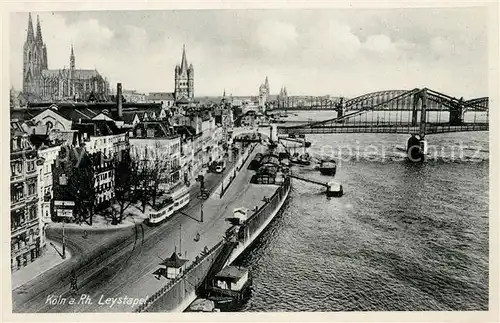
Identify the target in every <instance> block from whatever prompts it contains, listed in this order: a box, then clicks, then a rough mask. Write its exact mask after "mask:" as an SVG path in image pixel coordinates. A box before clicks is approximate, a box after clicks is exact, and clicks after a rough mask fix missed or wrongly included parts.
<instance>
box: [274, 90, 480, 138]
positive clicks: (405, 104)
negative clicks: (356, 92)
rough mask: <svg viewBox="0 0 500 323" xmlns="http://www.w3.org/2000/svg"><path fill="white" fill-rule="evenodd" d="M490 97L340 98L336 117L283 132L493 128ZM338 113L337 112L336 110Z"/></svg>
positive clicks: (393, 93) (426, 93) (407, 93)
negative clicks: (343, 99)
mask: <svg viewBox="0 0 500 323" xmlns="http://www.w3.org/2000/svg"><path fill="white" fill-rule="evenodd" d="M488 103H489V100H488V97H483V98H476V99H471V100H464V99H463V98H460V99H457V98H455V97H452V96H449V95H446V94H443V93H440V92H437V91H434V90H431V89H428V88H423V89H418V88H417V89H412V90H389V91H378V92H373V93H368V94H364V95H361V96H359V97H356V98H353V99H350V100H347V101H342V100H341V101H340V103H339V104H337V111H336V117H334V118H330V119H327V120H322V121H316V122H309V123H307V124H303V125H298V126H289V127H279V128H278V133H280V134H291V133H298V134H307V133H352V132H357V133H363V132H365V133H377V132H382V133H409V134H416V135H419V136H420V137H421V138H423V137H424V136H425V135H426V134H432V133H444V132H461V131H485V130H488V129H489V122H488V120H489V115H488V108H489V104H488ZM332 114H334V113H332Z"/></svg>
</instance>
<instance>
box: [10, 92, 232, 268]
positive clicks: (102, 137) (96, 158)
mask: <svg viewBox="0 0 500 323" xmlns="http://www.w3.org/2000/svg"><path fill="white" fill-rule="evenodd" d="M132 116H133V117H132ZM230 126H231V127H232V125H230ZM226 128H228V127H226ZM227 132H228V129H222V125H220V124H216V118H215V117H214V113H213V111H210V110H209V109H187V108H186V109H179V108H177V109H176V110H175V111H173V110H172V109H169V108H165V107H162V106H161V105H160V104H139V103H132V102H129V103H124V102H121V101H120V100H117V102H116V103H115V104H112V103H110V104H107V103H106V104H102V103H94V104H89V103H85V104H83V103H82V104H67V103H66V104H65V103H57V104H50V105H47V106H40V107H36V108H35V107H34V108H29V109H12V110H11V268H12V270H17V269H19V268H22V267H23V266H26V265H27V264H28V263H29V262H32V261H34V260H35V259H36V258H38V257H40V256H42V255H43V253H44V250H46V248H47V243H46V242H45V229H46V227H47V225H50V223H51V222H52V221H53V220H57V219H58V218H59V219H60V217H68V220H70V221H71V214H72V210H71V208H72V207H74V206H73V205H72V204H71V203H66V202H71V201H68V200H67V199H68V197H67V196H64V195H58V193H57V192H60V191H61V189H59V190H58V189H57V188H58V187H61V186H63V187H64V185H69V184H68V183H70V184H71V178H72V174H71V172H72V168H71V167H68V166H69V165H67V164H66V165H64V163H61V160H65V159H64V156H65V155H64V154H65V153H66V152H70V154H71V155H72V156H74V157H75V158H76V160H79V158H80V157H81V156H85V157H86V159H85V160H87V158H88V161H89V162H90V163H91V166H92V174H93V185H94V189H95V196H92V199H93V201H92V205H93V206H94V207H95V210H96V212H98V211H99V209H103V208H106V207H107V206H109V205H110V204H111V203H113V201H114V197H115V196H114V194H115V193H114V185H115V183H114V181H115V173H114V167H115V166H114V165H115V164H114V162H113V161H114V160H116V158H117V157H118V156H119V155H120V154H121V152H122V151H127V150H129V151H131V152H132V153H135V152H141V151H142V152H144V150H145V149H151V148H155V147H157V146H158V145H160V144H161V145H162V146H161V149H160V150H158V151H160V152H161V153H162V154H163V157H165V158H167V159H168V162H169V170H168V174H167V175H166V176H165V181H164V182H163V183H162V185H163V188H162V189H165V190H168V189H170V188H172V187H175V186H176V185H178V184H179V183H182V182H183V181H189V180H193V179H194V178H196V177H197V176H198V175H200V174H203V173H204V172H205V170H204V169H205V167H204V166H206V165H207V164H208V163H210V162H211V161H215V160H218V159H220V158H221V157H222V155H223V151H224V150H223V149H222V147H221V146H222V145H223V144H224V143H227V140H230V138H227V137H224V136H223V135H224V134H225V133H227ZM61 154H62V155H61ZM61 156H63V158H61ZM64 191H65V190H64V189H63V190H62V192H64ZM56 202H57V203H56ZM68 205H69V206H68Z"/></svg>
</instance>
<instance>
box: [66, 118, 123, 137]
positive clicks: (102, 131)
mask: <svg viewBox="0 0 500 323" xmlns="http://www.w3.org/2000/svg"><path fill="white" fill-rule="evenodd" d="M71 129H73V130H78V131H79V132H81V133H88V134H89V135H90V136H110V135H116V134H120V133H123V130H121V129H119V128H118V127H117V126H116V123H115V122H114V121H108V120H89V119H86V120H81V122H80V123H73V125H72V128H71Z"/></svg>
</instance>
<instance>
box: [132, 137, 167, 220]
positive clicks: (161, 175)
mask: <svg viewBox="0 0 500 323" xmlns="http://www.w3.org/2000/svg"><path fill="white" fill-rule="evenodd" d="M163 150H164V148H163V147H162V146H161V145H160V143H159V142H158V141H157V142H156V143H155V145H154V146H153V147H150V148H149V149H148V148H147V147H146V149H145V150H144V151H143V152H138V151H136V152H135V154H134V158H133V159H134V163H135V181H134V184H133V186H134V187H135V188H136V191H137V192H138V195H137V197H138V198H139V199H140V200H141V202H142V212H145V211H146V204H147V203H148V201H149V200H151V202H152V206H156V200H157V198H158V193H159V187H160V184H162V183H165V182H166V181H167V180H168V177H167V178H166V177H165V176H169V175H170V159H169V158H166V156H165V154H163Z"/></svg>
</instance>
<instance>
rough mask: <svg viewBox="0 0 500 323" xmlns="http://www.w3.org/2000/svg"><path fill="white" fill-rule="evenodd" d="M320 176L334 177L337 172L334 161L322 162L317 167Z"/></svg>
mask: <svg viewBox="0 0 500 323" xmlns="http://www.w3.org/2000/svg"><path fill="white" fill-rule="evenodd" d="M318 169H319V171H320V173H321V175H326V176H335V173H336V172H337V163H336V162H335V161H334V160H330V161H328V160H322V161H321V162H320V164H319V167H318Z"/></svg>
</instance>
